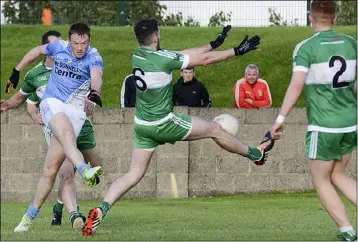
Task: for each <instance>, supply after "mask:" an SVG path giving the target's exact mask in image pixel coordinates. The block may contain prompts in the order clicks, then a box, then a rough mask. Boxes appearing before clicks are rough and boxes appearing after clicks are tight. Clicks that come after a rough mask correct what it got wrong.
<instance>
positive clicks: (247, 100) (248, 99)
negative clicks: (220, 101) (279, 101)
mask: <svg viewBox="0 0 358 242" xmlns="http://www.w3.org/2000/svg"><path fill="white" fill-rule="evenodd" d="M245 101H246V102H247V103H248V104H251V105H253V104H254V101H253V100H252V99H250V98H246V99H245Z"/></svg>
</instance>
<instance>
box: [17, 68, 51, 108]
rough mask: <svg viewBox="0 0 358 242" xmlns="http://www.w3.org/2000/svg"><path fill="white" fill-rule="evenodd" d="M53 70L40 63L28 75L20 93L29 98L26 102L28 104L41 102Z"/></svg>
mask: <svg viewBox="0 0 358 242" xmlns="http://www.w3.org/2000/svg"><path fill="white" fill-rule="evenodd" d="M51 69H52V68H49V67H46V66H45V65H44V63H43V62H40V63H39V64H37V65H36V66H35V67H34V68H32V69H31V70H29V71H28V72H27V73H26V75H25V80H24V82H23V84H22V86H21V88H20V93H21V94H23V95H25V96H29V98H28V99H27V100H26V101H27V102H28V103H32V104H36V103H38V102H39V101H40V100H41V98H42V95H43V93H44V91H45V89H46V85H47V82H48V80H49V78H50V74H51Z"/></svg>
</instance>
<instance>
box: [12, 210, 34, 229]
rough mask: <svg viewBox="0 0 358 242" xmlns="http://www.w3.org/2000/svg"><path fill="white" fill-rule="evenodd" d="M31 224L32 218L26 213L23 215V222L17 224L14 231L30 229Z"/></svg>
mask: <svg viewBox="0 0 358 242" xmlns="http://www.w3.org/2000/svg"><path fill="white" fill-rule="evenodd" d="M30 225H31V219H29V218H28V217H27V216H26V214H25V215H24V216H23V217H22V219H21V222H20V223H19V225H17V226H16V228H15V229H14V232H16V233H18V232H26V231H27V230H29V228H30Z"/></svg>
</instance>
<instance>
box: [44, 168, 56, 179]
mask: <svg viewBox="0 0 358 242" xmlns="http://www.w3.org/2000/svg"><path fill="white" fill-rule="evenodd" d="M57 172H58V167H57V166H56V165H50V166H46V167H45V168H44V172H43V176H44V178H45V179H46V180H54V179H56V175H57Z"/></svg>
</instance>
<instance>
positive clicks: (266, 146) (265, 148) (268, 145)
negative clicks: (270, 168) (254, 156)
mask: <svg viewBox="0 0 358 242" xmlns="http://www.w3.org/2000/svg"><path fill="white" fill-rule="evenodd" d="M274 145H275V140H274V139H272V137H271V133H270V131H267V133H266V134H265V136H264V138H263V140H262V141H261V143H260V145H259V146H257V149H259V150H260V151H261V152H262V156H261V158H260V159H259V160H256V161H254V163H255V164H256V165H258V166H262V165H263V164H265V162H266V160H267V155H268V152H269V151H270V150H271V149H272V148H273V146H274Z"/></svg>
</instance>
